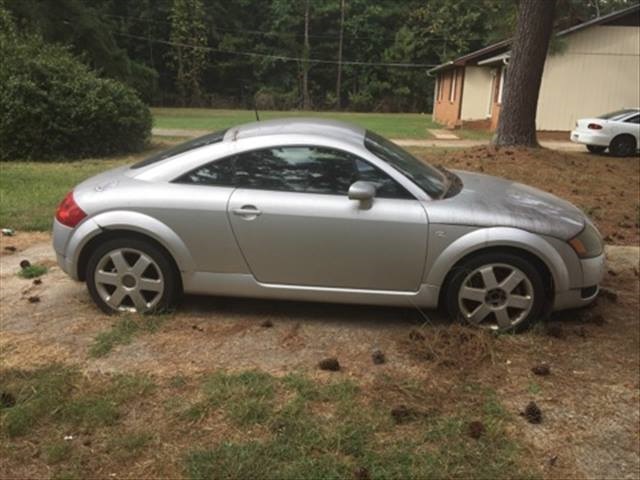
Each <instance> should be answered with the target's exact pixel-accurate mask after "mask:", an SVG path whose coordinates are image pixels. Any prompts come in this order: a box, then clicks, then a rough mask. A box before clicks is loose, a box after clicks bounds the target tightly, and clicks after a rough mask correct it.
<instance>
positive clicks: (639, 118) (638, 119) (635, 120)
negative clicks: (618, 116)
mask: <svg viewBox="0 0 640 480" xmlns="http://www.w3.org/2000/svg"><path fill="white" fill-rule="evenodd" d="M625 122H626V123H640V115H634V116H633V117H631V118H627V119H626V120H625Z"/></svg>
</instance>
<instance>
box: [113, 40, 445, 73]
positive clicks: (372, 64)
mask: <svg viewBox="0 0 640 480" xmlns="http://www.w3.org/2000/svg"><path fill="white" fill-rule="evenodd" d="M111 33H113V34H114V35H117V36H120V37H126V38H133V39H136V40H143V41H145V42H153V43H159V44H163V45H171V46H174V47H184V48H194V49H200V50H207V51H210V52H216V53H225V54H229V55H240V56H245V57H253V58H271V59H274V60H281V61H285V62H303V61H307V62H311V63H321V64H328V65H337V64H338V61H337V60H326V59H320V58H303V57H291V56H288V55H276V54H268V53H257V52H241V51H237V50H222V49H220V48H214V47H205V46H201V45H190V44H187V43H178V42H171V41H168V40H160V39H157V38H150V37H143V36H140V35H131V34H128V33H121V32H114V31H112V32H111ZM341 63H342V65H354V66H356V65H359V66H367V67H392V68H433V67H437V66H438V65H436V64H428V63H402V62H399V63H394V62H359V61H353V60H352V61H349V60H343V61H342V62H341Z"/></svg>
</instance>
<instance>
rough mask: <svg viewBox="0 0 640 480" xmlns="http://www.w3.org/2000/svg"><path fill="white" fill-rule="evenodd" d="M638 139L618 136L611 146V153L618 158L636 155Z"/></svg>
mask: <svg viewBox="0 0 640 480" xmlns="http://www.w3.org/2000/svg"><path fill="white" fill-rule="evenodd" d="M637 148H638V147H637V145H636V139H635V138H633V136H631V135H618V136H617V137H615V138H614V139H613V140H611V144H610V145H609V151H610V152H611V153H612V154H613V155H615V156H616V157H628V156H631V155H633V154H635V153H636V149H637Z"/></svg>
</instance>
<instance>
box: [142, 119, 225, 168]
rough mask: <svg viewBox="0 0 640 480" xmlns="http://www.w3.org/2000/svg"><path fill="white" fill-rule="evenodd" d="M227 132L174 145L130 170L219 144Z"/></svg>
mask: <svg viewBox="0 0 640 480" xmlns="http://www.w3.org/2000/svg"><path fill="white" fill-rule="evenodd" d="M227 130H228V129H227ZM227 130H220V131H219V132H214V133H209V134H207V135H204V136H202V137H198V138H194V139H192V140H189V141H187V142H184V143H181V144H179V145H176V146H175V147H172V148H170V149H168V150H163V151H162V152H158V153H156V154H154V155H151V156H150V157H147V158H145V159H144V160H141V161H139V162H138V163H134V164H133V165H131V168H133V169H136V168H142V167H146V166H147V165H151V164H153V163H156V162H159V161H161V160H165V159H167V158H170V157H175V156H176V155H180V154H182V153H185V152H188V151H189V150H195V149H196V148H200V147H204V146H205V145H211V144H212V143H218V142H221V141H222V139H223V138H224V134H225V133H227Z"/></svg>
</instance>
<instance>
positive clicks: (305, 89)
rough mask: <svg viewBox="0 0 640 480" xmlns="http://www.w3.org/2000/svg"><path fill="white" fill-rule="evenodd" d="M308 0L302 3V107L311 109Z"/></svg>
mask: <svg viewBox="0 0 640 480" xmlns="http://www.w3.org/2000/svg"><path fill="white" fill-rule="evenodd" d="M309 50H310V47H309V0H306V1H305V5H304V60H303V64H302V108H303V109H304V110H311V98H309Z"/></svg>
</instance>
